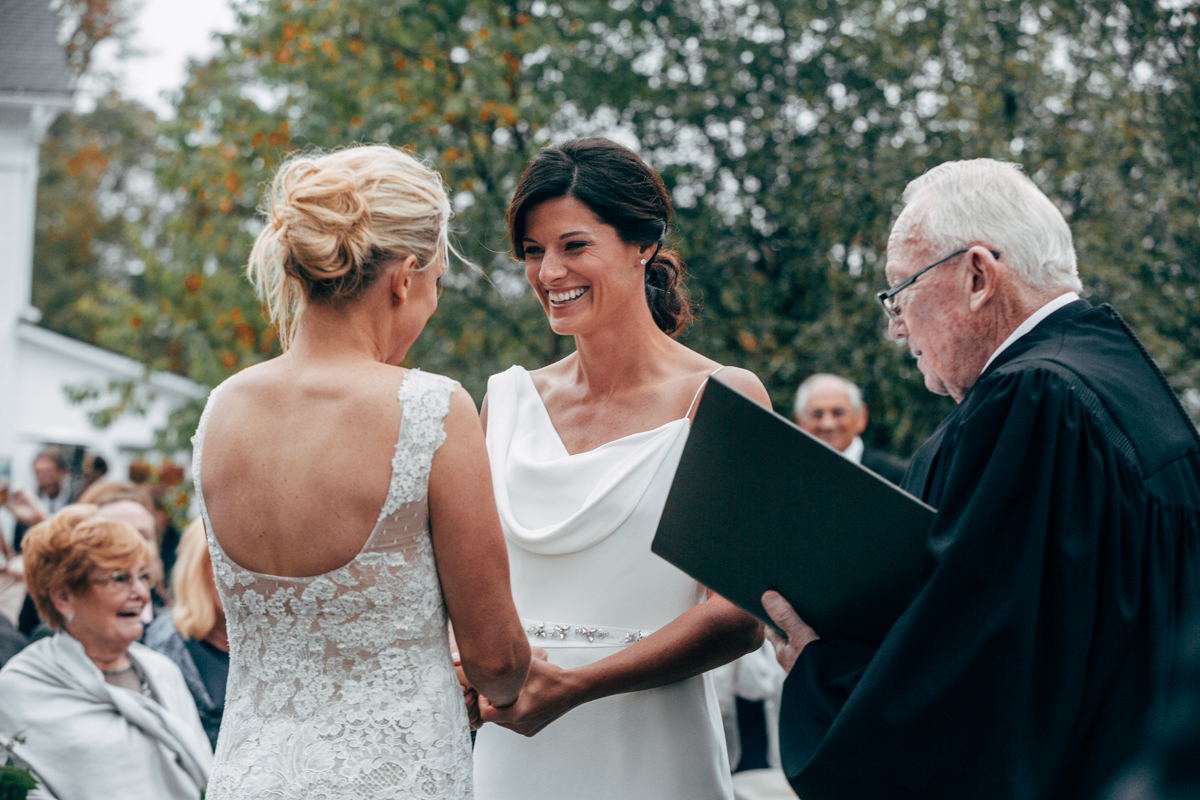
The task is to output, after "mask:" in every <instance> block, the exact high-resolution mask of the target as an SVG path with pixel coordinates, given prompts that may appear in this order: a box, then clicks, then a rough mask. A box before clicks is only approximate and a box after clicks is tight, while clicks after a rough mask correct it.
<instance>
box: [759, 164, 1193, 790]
mask: <svg viewBox="0 0 1200 800" xmlns="http://www.w3.org/2000/svg"><path fill="white" fill-rule="evenodd" d="M903 200H904V203H905V206H904V210H903V211H902V212H901V214H900V216H899V218H898V219H897V220H896V223H895V226H894V227H893V228H892V232H891V236H890V238H889V239H888V245H887V277H888V279H889V281H890V282H891V284H892V286H891V288H890V289H888V290H887V291H884V292H881V293H880V294H879V299H880V301H881V303H882V304H883V310H884V312H885V313H886V314H887V316H888V325H889V332H890V334H891V335H892V336H893V337H894V338H897V339H900V338H903V339H905V340H906V341H907V344H908V349H909V350H910V351H911V352H912V354H913V356H914V357H916V359H917V369H918V370H920V372H921V374H922V375H923V376H924V378H925V386H926V388H928V389H929V390H930V391H932V392H934V393H936V394H943V395H949V396H950V397H952V398H953V399H954V400H955V402H957V403H958V407H957V408H956V409H955V410H954V411H952V412H951V413H950V415H949V416H948V417H947V418H946V419H945V421H943V422H942V424H941V425H940V426H939V427H938V429H937V430H936V431H935V432H934V434H933V436H932V437H931V438H930V439H929V441H928V442H926V443H925V444H924V445H923V446H922V447H921V449H919V450H918V451H917V453H916V455H915V456H914V457H913V463H912V466H910V467H909V469H908V472H907V473H905V476H904V483H903V487H904V488H905V489H907V490H908V491H909V492H911V493H912V494H914V495H916V496H918V497H919V498H921V499H922V500H924V501H925V502H927V503H929V505H931V506H933V507H934V508H936V509H937V510H938V512H937V516H936V518H935V519H934V521H933V523H932V525H931V527H930V530H929V533H928V536H927V539H926V544H925V558H924V564H923V568H922V570H921V573H920V575H919V576H918V577H917V579H916V580H915V581H914V585H913V591H912V595H911V597H912V600H911V602H910V604H909V606H908V608H907V609H906V610H905V611H904V612H903V614H902V615H901V616H900V618H899V619H898V620H897V621H896V622H895V624H894V625H893V626H892V629H891V631H890V632H888V634H887V636H886V637H885V638H884V639H883V641H882V642H880V643H879V644H878V646H868V645H867V644H864V643H861V642H853V641H849V640H845V639H838V638H836V637H831V636H828V635H826V636H823V637H822V638H820V639H816V636H817V635H820V634H821V633H822V632H821V631H815V632H814V631H813V630H812V629H811V628H809V627H807V626H806V625H804V624H803V622H802V621H801V620H800V619H799V618H798V617H797V615H796V613H795V610H794V609H792V608H791V606H790V605H789V604H788V603H787V601H786V600H784V599H783V598H782V597H780V596H779V595H778V594H776V593H774V592H767V593H766V595H765V596H764V605H765V606H766V607H767V611H768V613H769V614H770V615H771V617H772V618H773V619H774V620H775V622H776V624H778V625H779V627H780V629H782V630H783V631H784V632H785V633H786V639H778V640H777V644H778V646H777V648H776V650H777V652H778V655H779V658H780V665H781V666H783V667H784V669H785V670H790V674H789V676H788V678H787V681H786V683H785V684H784V690H783V710H782V716H781V720H780V735H781V748H782V755H783V766H784V770H785V771H786V773H787V775H788V778H789V779H790V781H791V784H792V786H793V788H795V790H796V792H797V793H798V794H799V795H800V796H801V797H803V798H804V800H824V799H825V798H837V800H857V799H858V798H863V799H864V800H866V798H870V799H871V800H875V798H882V797H886V798H909V797H914V798H915V797H920V798H929V799H930V800H937V798H946V800H951V799H953V800H959V798H971V800H992V799H993V798H994V799H995V800H1026V799H1028V800H1033V799H1034V798H1039V799H1040V798H1055V800H1091V799H1092V798H1095V797H1097V796H1098V795H1099V794H1100V793H1101V792H1102V791H1104V789H1105V786H1106V785H1107V784H1108V783H1109V781H1110V780H1111V779H1112V778H1113V776H1114V773H1115V772H1116V771H1117V770H1119V769H1120V768H1121V767H1122V765H1123V764H1124V763H1126V762H1127V761H1128V760H1129V759H1130V758H1131V757H1133V756H1134V755H1135V754H1136V753H1137V751H1138V749H1139V747H1140V746H1141V744H1142V742H1143V739H1144V737H1145V733H1146V731H1147V730H1148V729H1149V728H1151V727H1152V726H1154V725H1155V723H1156V720H1157V718H1158V717H1159V716H1160V714H1161V712H1162V709H1163V703H1162V702H1161V700H1160V697H1161V693H1162V690H1163V689H1164V687H1165V686H1166V685H1167V681H1168V675H1169V665H1170V663H1171V656H1172V654H1173V653H1175V652H1178V649H1179V645H1180V638H1181V635H1180V628H1179V622H1180V620H1181V618H1182V616H1181V615H1182V612H1183V611H1184V610H1186V609H1188V608H1190V607H1195V604H1196V603H1197V602H1198V601H1200V433H1197V431H1196V428H1195V426H1194V425H1193V424H1192V422H1191V420H1189V419H1188V416H1187V414H1186V413H1185V412H1184V410H1183V407H1182V405H1181V404H1180V402H1179V399H1178V398H1177V397H1176V396H1175V394H1174V392H1173V391H1172V390H1171V387H1170V385H1169V384H1168V383H1167V379H1166V378H1165V377H1164V376H1163V374H1162V372H1161V371H1160V370H1159V368H1158V367H1157V366H1156V365H1155V363H1154V361H1152V360H1151V358H1150V356H1149V355H1148V354H1147V353H1146V349H1145V347H1144V346H1143V345H1142V344H1141V342H1139V341H1138V339H1137V337H1135V336H1134V334H1133V332H1132V331H1131V330H1130V329H1129V326H1128V325H1127V324H1126V323H1125V322H1124V321H1123V320H1122V319H1121V317H1120V316H1118V315H1117V312H1116V311H1114V310H1113V309H1112V308H1111V307H1109V306H1107V305H1105V306H1100V307H1093V306H1092V305H1091V304H1090V303H1089V302H1088V301H1086V300H1083V299H1081V298H1080V297H1079V295H1078V294H1076V292H1077V291H1078V290H1079V289H1080V288H1081V287H1080V281H1079V275H1078V271H1077V268H1076V256H1075V248H1074V245H1073V244H1072V241H1071V231H1070V228H1068V227H1067V223H1066V220H1065V219H1064V218H1063V215H1062V212H1060V211H1059V209H1058V207H1057V206H1056V205H1055V204H1054V203H1053V202H1051V201H1050V199H1049V198H1048V197H1046V196H1045V195H1044V194H1042V192H1041V190H1040V189H1038V187H1037V185H1036V184H1034V182H1033V181H1031V180H1030V179H1029V178H1028V177H1026V176H1025V175H1023V174H1022V173H1021V171H1020V167H1019V166H1017V165H1015V164H1006V163H1003V162H999V161H993V160H991V159H977V160H974V161H958V162H951V163H947V164H942V165H941V166H939V167H935V168H934V169H932V170H931V171H929V172H928V173H926V174H925V175H923V176H921V177H920V178H917V179H916V180H915V181H913V182H912V183H911V184H909V186H908V188H907V189H906V190H905V191H904V196H903ZM887 524H888V519H887V517H886V515H885V516H884V517H882V518H881V519H880V525H882V526H885V527H886V526H887ZM798 566H799V565H798ZM1191 755H1192V758H1191V763H1195V757H1194V753H1192V754H1191ZM1175 796H1182V795H1175Z"/></svg>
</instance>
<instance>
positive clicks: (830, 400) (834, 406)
mask: <svg viewBox="0 0 1200 800" xmlns="http://www.w3.org/2000/svg"><path fill="white" fill-rule="evenodd" d="M792 418H793V419H795V420H796V424H797V425H799V426H800V427H801V428H803V429H804V430H806V431H808V432H809V433H811V434H812V435H813V436H816V437H817V438H818V439H820V440H821V441H823V442H825V444H827V445H829V446H830V447H832V448H833V449H834V450H837V451H838V452H839V453H841V454H842V455H843V456H845V457H846V458H848V459H850V460H851V461H853V462H854V463H855V464H862V465H863V466H864V467H866V468H867V469H869V470H871V471H872V472H874V473H875V474H876V475H879V476H880V477H882V478H886V479H887V480H889V481H891V482H892V483H895V484H899V483H900V480H901V478H903V477H904V470H905V469H907V468H908V462H907V461H905V460H904V459H902V458H897V457H896V456H894V455H892V454H890V453H885V452H883V451H882V450H876V449H874V448H870V447H867V446H866V445H865V444H863V440H862V432H863V431H865V430H866V429H867V406H866V404H865V403H863V401H862V391H861V390H860V389H859V388H858V387H857V386H855V385H854V384H853V383H852V382H850V381H848V380H846V379H845V378H843V377H841V376H840V375H831V374H829V373H826V372H822V373H818V374H816V375H812V376H810V377H809V378H807V379H805V381H804V382H803V383H801V384H800V388H799V389H797V390H796V401H795V404H794V406H793V408H792Z"/></svg>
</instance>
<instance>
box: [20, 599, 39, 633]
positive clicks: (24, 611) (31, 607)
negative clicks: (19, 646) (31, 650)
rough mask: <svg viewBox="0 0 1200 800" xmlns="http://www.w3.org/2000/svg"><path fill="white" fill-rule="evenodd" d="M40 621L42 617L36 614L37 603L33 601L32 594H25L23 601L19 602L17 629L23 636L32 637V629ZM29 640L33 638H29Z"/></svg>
mask: <svg viewBox="0 0 1200 800" xmlns="http://www.w3.org/2000/svg"><path fill="white" fill-rule="evenodd" d="M41 621H42V618H41V617H40V616H39V615H38V610H37V604H36V603H34V602H33V596H32V595H28V594H27V595H25V602H24V603H22V604H21V613H20V614H19V615H18V616H17V629H18V630H20V631H21V634H22V635H23V636H30V637H32V636H33V632H34V629H36V628H37V626H38V625H39V624H40V623H41ZM30 641H35V640H33V639H30Z"/></svg>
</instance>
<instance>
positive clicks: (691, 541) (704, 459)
mask: <svg viewBox="0 0 1200 800" xmlns="http://www.w3.org/2000/svg"><path fill="white" fill-rule="evenodd" d="M935 514H936V511H935V510H934V509H933V508H931V507H930V506H928V505H926V504H925V503H923V502H921V501H920V500H918V499H917V498H916V497H913V496H912V495H910V494H909V493H907V492H905V491H903V490H901V489H899V488H897V487H896V486H894V485H893V484H891V483H889V482H888V481H886V480H884V479H883V478H881V477H879V476H878V475H876V474H875V473H874V472H871V471H870V470H869V469H867V468H865V467H862V466H859V465H858V464H855V463H853V462H852V461H850V460H849V459H847V458H845V457H843V456H842V454H841V453H839V452H838V451H836V450H834V449H833V448H832V447H830V446H829V445H827V444H825V443H824V442H822V441H821V440H820V439H817V438H816V437H815V436H812V435H811V434H809V433H807V432H805V431H803V430H801V429H800V428H799V427H797V426H796V425H795V424H793V423H792V422H791V421H790V420H788V419H786V418H785V417H782V416H780V415H779V414H776V413H775V412H774V411H771V410H769V409H766V408H763V407H762V406H760V405H759V404H758V403H756V402H755V401H753V400H751V399H750V398H748V397H746V396H745V395H743V394H741V393H740V392H738V391H736V390H735V389H732V388H730V387H729V386H727V385H726V384H724V383H722V382H721V380H720V379H719V377H715V376H714V377H713V378H711V379H710V380H709V381H708V386H707V387H706V388H705V390H704V396H703V397H702V398H701V400H700V405H699V407H698V408H697V409H696V416H695V419H694V421H693V423H692V429H691V433H690V434H689V436H688V441H687V445H686V447H685V448H684V451H683V455H682V457H681V458H680V461H679V467H678V469H677V470H676V472H675V479H674V482H673V483H672V485H671V491H670V494H669V495H668V497H667V502H666V506H665V507H664V509H663V514H662V518H661V519H660V521H659V524H658V532H657V534H656V535H655V537H654V543H653V545H652V546H651V550H653V552H655V553H657V554H658V555H659V556H661V557H663V558H665V559H666V560H667V561H669V562H671V563H672V564H674V565H675V566H677V567H679V568H680V569H682V570H683V571H684V572H686V573H688V574H689V575H691V576H692V577H694V578H695V579H696V580H698V581H699V582H700V583H702V584H704V585H705V586H707V587H708V588H710V589H712V590H713V591H714V592H716V593H718V594H720V595H722V596H723V597H725V598H727V599H728V600H730V601H731V602H733V603H735V604H737V605H738V606H740V607H741V608H743V609H745V610H746V611H748V612H750V613H751V614H753V615H754V616H756V617H758V618H759V619H761V620H763V621H764V622H766V623H767V624H772V623H771V621H770V619H769V618H768V617H767V615H766V612H765V611H764V610H763V607H762V602H761V598H762V594H763V592H765V591H767V590H768V589H774V590H775V591H778V592H779V593H780V594H782V595H783V596H784V597H786V598H787V599H788V601H789V602H790V603H791V604H792V606H793V607H795V609H796V611H797V612H798V613H799V615H800V617H801V619H803V620H804V621H805V622H807V623H808V624H809V625H810V626H812V628H813V629H814V630H815V631H816V632H817V634H818V635H819V636H821V637H822V638H826V639H848V640H851V641H857V642H862V643H864V644H872V645H874V644H878V643H879V642H881V641H882V640H883V638H884V636H885V635H886V634H887V632H888V630H889V629H890V628H891V626H892V624H893V623H895V621H896V620H897V619H898V618H899V617H900V615H901V614H902V613H903V611H904V609H905V608H906V607H907V606H908V604H909V602H911V600H912V597H913V591H914V589H915V586H916V583H917V580H918V578H919V575H920V571H921V565H922V561H923V559H924V553H925V538H926V535H927V534H928V532H929V527H930V525H931V523H932V522H933V518H934V516H935Z"/></svg>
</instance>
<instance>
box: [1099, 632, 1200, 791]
mask: <svg viewBox="0 0 1200 800" xmlns="http://www.w3.org/2000/svg"><path fill="white" fill-rule="evenodd" d="M1185 631H1186V634H1185V635H1184V637H1183V641H1182V642H1181V643H1180V647H1179V653H1178V656H1177V657H1176V660H1175V665H1174V669H1173V670H1172V675H1171V683H1170V686H1169V688H1168V690H1167V696H1166V698H1165V701H1164V706H1163V708H1164V713H1163V717H1162V719H1161V720H1160V721H1159V724H1158V725H1157V726H1156V728H1155V730H1153V731H1152V732H1151V736H1150V741H1149V742H1148V743H1147V746H1146V748H1145V750H1144V751H1143V752H1142V755H1141V757H1140V758H1139V759H1138V760H1137V761H1136V762H1135V763H1134V764H1133V765H1132V766H1131V767H1130V769H1129V770H1128V771H1127V772H1126V773H1125V775H1123V776H1122V778H1121V779H1120V780H1119V781H1118V782H1117V783H1116V785H1115V786H1114V787H1113V791H1112V792H1111V793H1110V794H1109V800H1185V798H1186V800H1195V798H1197V797H1200V616H1196V615H1193V616H1192V618H1191V623H1190V624H1189V625H1187V626H1186V627H1185Z"/></svg>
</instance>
